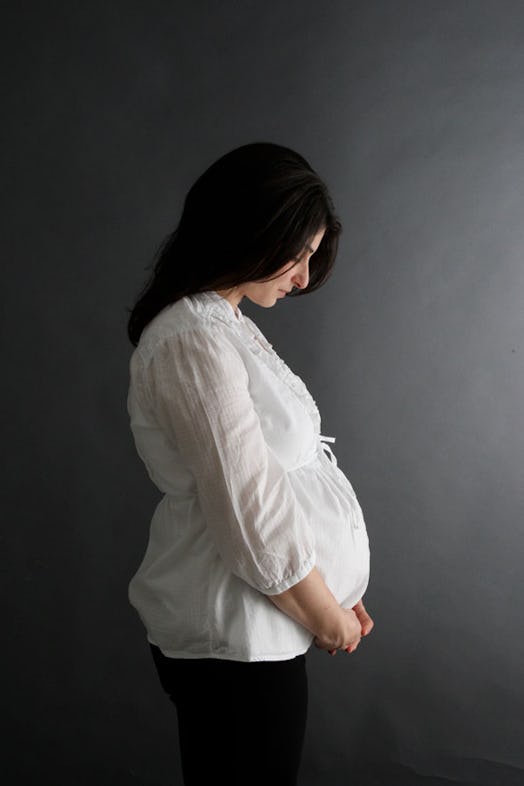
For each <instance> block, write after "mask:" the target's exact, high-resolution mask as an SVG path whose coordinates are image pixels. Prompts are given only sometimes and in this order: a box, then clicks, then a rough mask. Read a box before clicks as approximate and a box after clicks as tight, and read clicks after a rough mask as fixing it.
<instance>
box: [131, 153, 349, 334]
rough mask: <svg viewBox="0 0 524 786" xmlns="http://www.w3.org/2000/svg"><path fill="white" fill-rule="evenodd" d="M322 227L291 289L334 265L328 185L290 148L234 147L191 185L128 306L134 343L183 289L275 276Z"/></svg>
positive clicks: (311, 286) (315, 282) (337, 227)
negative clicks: (304, 271)
mask: <svg viewBox="0 0 524 786" xmlns="http://www.w3.org/2000/svg"><path fill="white" fill-rule="evenodd" d="M323 228H325V234H324V236H323V238H322V242H321V243H320V246H319V247H318V250H317V252H316V253H315V255H314V257H313V258H312V264H311V268H310V276H309V283H308V286H307V287H305V288H304V289H297V290H295V291H294V292H293V295H292V296H298V295H304V294H307V293H309V292H313V291H314V290H315V289H318V288H319V287H320V286H322V284H324V283H325V281H326V280H327V278H328V277H329V275H330V273H331V270H332V268H333V265H334V262H335V257H336V254H337V248H338V236H339V234H340V232H341V224H340V221H339V220H338V218H337V216H336V215H335V212H334V208H333V203H332V201H331V197H330V195H329V192H328V190H327V188H326V185H325V184H324V183H323V182H322V180H321V179H320V178H319V176H318V175H317V174H316V172H315V171H314V170H313V169H312V168H311V166H310V165H309V164H308V162H307V161H306V160H305V159H304V158H303V157H302V156H301V155H299V154H298V153H295V152H294V151H293V150H290V149H289V148H287V147H281V146H280V145H275V144H271V143H268V142H255V143H253V144H249V145H243V146H242V147H238V148H236V149H235V150H232V151H231V152H229V153H227V154H226V155H224V156H222V158H219V159H218V161H215V163H214V164H212V165H211V166H210V167H209V169H207V170H206V171H205V172H204V173H203V174H202V175H201V176H200V177H199V178H198V180H197V181H196V183H195V184H194V185H193V186H192V187H191V189H190V190H189V192H188V194H187V196H186V199H185V202H184V207H183V211H182V216H181V218H180V221H179V224H178V226H177V227H176V229H175V231H174V232H173V233H172V234H171V235H170V236H169V237H168V238H167V239H166V241H165V242H164V243H163V245H162V246H161V248H160V250H159V252H158V254H157V257H156V262H154V263H153V264H154V269H153V273H152V275H151V277H150V279H149V281H148V283H147V284H146V286H145V287H144V289H143V290H142V291H141V292H140V294H139V296H138V298H137V300H136V303H135V305H134V307H133V308H132V309H129V311H130V312H131V314H130V317H129V322H128V335H129V338H130V340H131V343H132V344H133V345H135V346H136V345H137V344H138V341H139V339H140V335H141V333H142V331H143V329H144V328H145V326H146V325H147V324H148V323H149V322H150V321H151V320H152V319H153V317H155V316H156V315H157V314H158V313H159V312H160V311H161V310H162V309H163V308H165V306H167V305H169V304H171V303H174V302H176V301H177V300H179V299H180V298H182V297H184V296H186V295H191V294H194V293H196V292H203V291H206V290H209V289H221V288H226V287H228V286H236V285H238V284H241V283H246V282H248V281H259V280H261V279H267V278H269V277H271V276H272V275H273V274H274V273H276V272H277V271H278V270H279V269H280V268H282V266H283V265H285V264H286V263H287V262H293V261H294V260H296V259H297V257H298V256H299V255H300V254H301V252H302V251H303V250H304V247H305V245H306V243H307V242H308V241H309V240H310V238H311V237H313V236H314V235H315V234H317V232H319V231H320V230H321V229H323Z"/></svg>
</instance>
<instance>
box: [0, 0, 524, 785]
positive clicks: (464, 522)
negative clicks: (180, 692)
mask: <svg viewBox="0 0 524 786" xmlns="http://www.w3.org/2000/svg"><path fill="white" fill-rule="evenodd" d="M3 8H4V12H3V28H4V35H5V37H6V40H5V42H4V44H3V47H2V52H3V57H4V58H5V63H4V65H3V68H2V81H3V87H4V90H3V93H4V97H3V104H4V106H3V108H4V113H5V119H4V121H3V128H2V133H3V136H4V141H3V150H4V153H5V154H6V159H7V168H6V174H5V176H4V188H3V191H4V210H3V216H4V218H5V219H6V226H5V228H4V230H3V233H2V236H3V244H4V248H3V257H4V265H5V267H6V268H7V273H8V276H7V277H4V290H3V295H4V304H3V308H2V315H1V317H2V334H3V349H2V356H3V361H4V363H3V366H4V371H5V373H4V375H3V383H2V392H3V395H4V403H3V407H2V415H3V420H4V434H5V436H4V442H3V444H4V446H5V449H4V478H5V488H6V494H5V495H4V496H5V500H6V503H7V504H6V512H5V513H4V515H3V523H4V526H5V536H4V546H5V551H4V553H5V557H4V571H3V577H4V580H5V591H4V598H6V599H7V603H6V609H5V611H4V626H3V627H4V634H5V638H6V643H5V645H4V659H5V665H4V668H3V673H4V676H5V677H7V680H6V683H7V684H6V686H5V688H4V690H3V693H2V697H3V702H4V704H5V706H7V707H8V723H9V737H7V738H6V737H4V741H5V740H6V739H7V740H8V749H9V753H10V754H11V756H10V759H9V761H10V763H9V765H8V772H9V777H10V783H16V784H20V783H28V784H32V783H38V784H41V785H42V784H53V786H61V785H62V784H64V786H65V784H67V786H71V785H72V784H82V785H83V784H93V783H97V784H119V785H120V784H122V785H123V784H131V783H138V784H151V785H152V784H155V786H159V785H160V784H168V783H173V784H175V783H180V782H181V781H180V771H179V769H178V764H177V759H176V756H177V753H176V751H177V746H176V737H175V734H176V722H175V718H174V712H173V711H172V710H171V707H170V706H169V704H168V702H167V700H166V699H165V698H164V696H163V695H162V693H161V690H160V688H159V686H158V684H157V681H156V676H155V674H154V673H153V670H152V665H151V663H150V662H149V655H148V652H147V650H146V646H145V639H144V635H143V631H142V628H141V625H140V623H139V622H138V620H137V619H136V617H135V615H134V612H133V611H132V609H130V608H129V607H128V605H127V597H126V592H127V583H128V581H129V578H130V576H131V575H132V573H133V572H134V570H135V569H136V567H137V565H138V562H139V560H140V559H141V556H142V552H143V549H144V547H145V543H146V538H147V530H148V523H149V519H150V516H151V513H152V509H153V505H154V504H155V502H156V500H157V494H156V492H155V490H154V489H153V487H152V486H151V485H150V483H149V481H148V479H147V478H146V475H145V472H144V470H143V468H142V466H141V464H140V462H139V460H138V458H137V457H136V455H135V452H134V447H133V445H132V441H131V436H130V432H129V429H128V422H127V413H126V410H125V397H126V393H127V362H128V358H129V355H130V345H129V344H128V343H126V336H125V320H126V311H125V309H126V307H127V306H129V305H131V302H132V299H133V297H134V295H135V294H136V292H137V290H138V288H139V287H140V286H141V284H142V282H143V279H144V275H145V270H144V269H145V266H146V265H147V264H148V263H149V261H150V259H151V257H152V255H153V253H154V251H155V249H156V247H157V245H158V243H159V242H160V240H161V239H162V237H163V236H164V235H165V234H166V233H167V232H168V231H169V230H170V228H171V227H172V226H173V225H174V223H175V222H176V220H177V217H178V214H179V210H180V207H181V201H182V199H183V196H184V194H185V192H186V190H187V189H188V187H189V186H190V185H191V183H192V182H193V180H194V179H195V178H196V176H197V175H198V174H199V173H200V172H201V171H202V169H203V168H204V167H205V166H207V164H209V163H210V162H211V161H212V160H214V159H215V158H216V157H217V156H219V155H221V154H222V153H224V152H226V151H227V150H229V149H231V148H232V147H235V146H236V145H238V144H242V143H244V142H247V141H253V140H259V139H265V140H273V141H276V142H280V143H282V144H288V145H290V146H291V147H295V148H296V149H298V150H300V151H301V152H303V154H304V155H306V156H307V157H308V158H309V159H310V160H311V162H312V163H313V165H314V166H315V167H316V168H317V169H318V170H319V172H320V173H321V174H322V175H323V176H324V177H325V178H326V180H327V181H328V183H329V184H330V186H331V189H332V192H333V195H334V198H335V201H336V204H337V207H338V210H339V213H340V215H341V218H342V221H343V224H344V230H345V231H344V236H343V240H342V243H341V248H340V254H339V260H338V264H337V269H336V272H335V275H334V277H333V278H332V279H331V281H330V282H329V283H328V284H327V285H326V286H325V287H324V288H323V289H322V290H321V291H319V292H318V293H315V294H314V295H312V296H311V297H310V298H304V299H303V300H298V301H295V302H291V301H289V302H286V303H282V302H281V303H279V305H277V306H276V307H275V308H274V309H271V310H267V311H264V310H262V309H256V308H255V307H252V306H251V305H249V304H247V305H246V306H245V309H244V310H245V312H246V313H248V314H249V315H250V316H252V317H253V318H254V319H255V320H256V321H257V322H258V324H259V325H260V326H261V328H262V329H263V330H264V331H265V332H266V334H267V336H268V338H269V339H270V340H271V341H272V342H273V344H274V345H275V348H276V349H277V351H278V352H279V353H280V354H281V355H282V356H283V357H284V358H285V359H286V360H287V361H288V362H289V364H290V365H291V366H292V367H293V368H294V370H295V371H297V373H299V374H301V376H303V378H304V379H305V380H306V382H307V383H308V385H309V387H310V390H311V392H312V393H313V395H314V397H315V398H316V400H317V403H318V404H319V407H320V410H321V413H322V414H323V433H325V434H331V435H335V436H336V438H337V443H336V446H335V447H336V452H337V456H338V459H339V463H340V465H341V466H342V468H343V469H344V470H345V471H346V473H347V474H348V476H349V477H350V478H351V480H352V482H353V484H354V486H355V488H356V490H357V493H358V496H359V498H360V501H361V504H362V507H363V509H364V513H365V516H366V520H367V524H368V529H369V534H370V540H371V545H372V578H371V584H370V588H369V592H368V594H367V600H368V607H369V609H370V611H371V612H372V614H373V615H374V617H375V621H376V629H375V631H374V632H373V635H372V636H371V637H370V638H369V640H367V641H364V642H363V643H362V645H361V647H360V648H359V650H358V652H357V653H355V655H353V656H347V657H346V656H345V655H343V654H340V653H339V655H338V657H336V658H329V657H328V656H326V654H325V653H320V652H318V651H316V650H314V649H313V650H312V651H311V652H310V654H309V656H308V659H309V671H310V682H311V705H310V722H309V730H308V737H307V749H306V752H305V758H304V766H303V776H304V777H303V783H304V784H305V786H313V784H319V783H331V784H333V786H335V785H336V784H346V783H348V782H350V780H351V782H352V783H356V784H357V785H358V784H360V783H367V782H368V780H367V779H366V777H365V776H364V775H362V774H361V775H360V776H358V775H357V776H352V777H350V776H351V774H352V773H354V771H355V770H356V771H358V770H364V771H366V770H367V772H368V773H369V772H375V771H379V770H384V771H385V772H388V773H389V774H388V775H385V776H384V778H383V779H381V778H379V777H378V775H377V776H376V779H375V780H373V783H385V784H388V786H391V784H392V783H393V782H395V783H396V782H397V781H396V780H394V778H395V777H397V776H398V777H399V778H400V780H399V781H398V782H399V783H400V782H402V783H408V782H409V783H412V782H413V783H414V782H416V778H415V776H413V778H414V779H413V780H412V779H410V776H409V773H413V772H417V771H418V772H420V773H422V774H426V775H433V776H442V777H444V776H446V777H449V778H450V779H455V780H457V781H459V782H461V783H466V782H467V783H474V784H486V786H493V784H495V783H497V784H504V785H507V784H517V783H518V784H522V783H524V773H523V772H522V770H523V769H524V753H523V746H522V740H523V713H522V699H523V688H524V685H523V677H522V663H523V657H524V635H523V630H522V579H521V563H522V553H523V545H524V543H523V526H522V525H523V520H524V516H523V513H524V503H523V501H524V496H523V434H524V429H523V425H524V417H523V415H524V412H523V400H524V396H523V392H524V372H523V352H524V346H523V341H522V337H523V329H524V309H523V307H522V300H523V295H524V265H523V261H522V248H523V245H524V222H523V221H522V214H523V190H524V188H523V185H522V184H523V182H524V3H523V2H508V1H507V0H504V1H502V2H501V0H494V1H493V2H483V1H480V0H478V1H477V2H473V1H471V2H469V1H468V0H456V1H455V2H451V0H442V1H441V2H429V1H428V0H395V1H393V0H391V2H377V1H376V0H375V1H373V0H370V1H368V2H347V0H346V1H343V0H334V1H332V2H324V3H313V2H310V3H305V2H304V0H301V2H298V0H296V2H295V1H293V2H279V3H276V2H275V3H263V2H261V0H247V1H244V2H241V3H239V2H230V3H228V2H224V3H218V2H215V3H213V2H192V3H184V4H182V3H178V2H158V1H157V2H147V3H146V2H142V3H141V2H131V1H129V2H125V1H124V0H122V1H120V2H107V3H106V2H104V3H102V2H91V1H90V2H83V3H82V2H73V1H72V0H68V2H46V3H16V2H11V3H8V4H4V6H3ZM217 715H218V717H217V722H219V713H217ZM246 722H248V719H246ZM402 772H405V773H406V774H405V777H404V779H402V777H401V775H399V773H402ZM424 783H426V781H424Z"/></svg>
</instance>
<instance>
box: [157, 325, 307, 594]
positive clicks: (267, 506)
mask: <svg viewBox="0 0 524 786" xmlns="http://www.w3.org/2000/svg"><path fill="white" fill-rule="evenodd" d="M144 376H145V381H146V388H147V391H148V398H149V405H150V407H151V410H152V412H153V413H154V417H155V419H156V421H157V423H158V425H159V427H160V428H161V429H162V430H163V431H164V432H165V434H166V436H167V438H168V439H169V440H170V441H172V443H173V445H174V447H175V448H176V449H177V451H178V452H179V454H180V456H181V458H182V460H183V462H184V463H185V465H186V466H187V468H188V469H189V470H190V472H191V473H192V474H193V476H194V478H195V483H196V489H197V494H198V499H199V503H200V506H201V509H202V513H203V516H204V519H205V521H206V525H207V526H208V528H209V531H210V533H211V536H212V538H213V540H214V542H215V544H216V547H217V549H218V551H219V553H220V555H221V557H222V559H223V560H224V562H225V564H226V565H227V566H228V568H229V570H231V571H232V572H233V573H234V574H236V575H237V576H239V577H240V578H242V579H243V580H244V581H246V582H247V583H248V584H250V585H251V586H252V587H254V588H255V589H257V590H259V591H260V592H263V593H264V594H267V595H272V594H276V593H279V592H283V591H284V590H286V589H288V588H289V587H291V586H293V585H294V584H296V583H297V582H298V581H300V580H301V579H302V578H304V577H305V576H306V575H307V574H308V573H309V572H310V570H311V569H312V568H313V566H314V564H315V547H314V536H313V532H312V530H311V528H310V526H309V524H308V522H307V520H306V516H305V514H304V512H303V511H302V510H301V508H300V505H299V503H298V501H297V498H296V496H295V493H294V491H293V488H292V486H291V484H290V482H289V478H288V476H287V473H286V471H285V469H284V468H283V467H282V465H281V464H280V462H279V461H278V459H277V458H276V456H275V455H274V453H273V452H272V451H271V449H270V447H269V446H268V444H267V443H266V441H265V439H264V434H263V431H262V428H261V424H260V420H259V417H258V414H257V411H256V409H255V406H254V403H253V400H252V398H251V396H250V394H249V378H248V373H247V371H246V367H245V365H244V362H243V360H242V357H241V355H240V353H239V352H238V350H237V349H236V348H235V347H234V346H233V345H232V344H231V342H230V341H229V340H228V339H227V337H226V336H225V335H223V334H221V332H220V329H219V328H217V329H215V328H213V331H212V330H211V328H207V329H196V328H195V329H188V330H185V331H183V332H181V333H180V334H177V335H174V336H170V337H169V338H165V339H162V340H161V341H159V343H158V344H157V345H156V347H155V348H154V351H153V353H152V355H151V357H150V359H149V361H148V363H147V365H146V366H145V367H144Z"/></svg>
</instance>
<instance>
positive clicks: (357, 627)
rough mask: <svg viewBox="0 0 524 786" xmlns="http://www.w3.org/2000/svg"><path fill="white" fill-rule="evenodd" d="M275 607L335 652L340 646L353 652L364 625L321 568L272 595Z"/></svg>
mask: <svg viewBox="0 0 524 786" xmlns="http://www.w3.org/2000/svg"><path fill="white" fill-rule="evenodd" d="M267 597H268V598H269V600H271V601H272V602H273V603H274V604H275V606H277V607H278V608H279V609H280V610H281V611H283V612H284V613H285V614H287V615H288V616H289V617H292V618H293V619H294V620H296V622H299V623H300V624H301V625H303V626H304V627H305V628H307V630H309V631H310V632H311V633H313V634H314V636H315V644H316V646H317V647H320V648H321V649H325V650H328V651H330V652H331V653H332V654H334V652H336V650H337V649H343V650H347V651H348V652H353V651H354V650H355V649H356V648H357V647H358V644H359V642H360V637H361V635H362V628H361V624H360V621H359V618H358V617H357V615H356V614H355V612H354V611H353V609H343V608H342V607H341V606H340V605H339V604H338V603H337V600H336V598H335V596H334V595H333V594H332V592H331V591H330V589H329V588H328V587H327V585H326V583H325V582H324V579H323V578H322V576H321V575H320V573H319V572H318V570H317V568H313V570H312V571H311V572H310V573H308V575H307V576H306V577H305V578H303V579H302V580H301V581H299V582H298V583H297V584H295V585H293V586H292V587H290V588H289V589H287V590H285V591H284V592H281V593H279V594H276V595H268V596H267Z"/></svg>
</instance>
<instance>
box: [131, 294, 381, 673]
mask: <svg viewBox="0 0 524 786" xmlns="http://www.w3.org/2000/svg"><path fill="white" fill-rule="evenodd" d="M127 404H128V412H129V416H130V425H131V430H132V432H133V436H134V440H135V445H136V448H137V451H138V453H139V455H140V457H141V458H142V460H143V461H144V463H145V465H146V468H147V470H148V473H149V475H150V477H151V479H152V481H153V482H154V483H155V485H156V486H157V487H158V488H159V489H160V491H161V492H163V497H162V499H161V501H160V503H159V504H158V506H157V508H156V510H155V512H154V515H153V518H152V521H151V527H150V538H149V544H148V547H147V550H146V553H145V556H144V559H143V561H142V564H141V565H140V567H139V569H138V571H137V573H136V574H135V576H134V577H133V579H132V580H131V583H130V586H129V598H130V602H131V603H132V605H133V606H134V607H135V608H136V610H137V611H138V613H139V615H140V617H141V619H142V621H143V623H144V625H145V627H146V630H147V634H148V639H149V641H150V642H151V643H153V644H155V645H157V646H158V647H159V648H160V649H161V650H162V652H163V653H164V654H165V655H167V656H171V657H185V658H196V657H214V658H226V659H231V660H242V661H252V660H283V659H287V658H293V657H295V656H296V655H299V654H302V653H304V652H305V651H306V650H307V649H308V648H309V646H310V645H311V642H312V639H313V636H312V635H311V633H310V632H309V631H307V630H306V629H305V628H304V627H302V626H301V625H299V624H298V623H297V622H295V621H294V620H292V619H291V618H290V617H288V616H287V615H286V614H284V613H283V612H282V611H280V610H279V609H278V608H277V607H276V606H275V605H274V604H273V603H272V602H271V601H270V600H269V598H268V597H266V596H267V595H271V594H276V593H280V592H283V591H284V590H286V589H288V588H289V587H291V586H293V585H294V584H296V583H297V582H299V581H300V580H301V579H303V578H304V577H305V576H306V575H307V574H308V573H309V572H310V571H311V570H312V568H313V567H314V566H316V567H317V568H318V570H319V572H320V573H321V575H322V576H323V578H324V580H325V582H326V584H327V585H328V587H329V588H330V590H331V591H332V593H333V594H334V596H335V597H336V599H337V601H338V602H339V603H340V604H341V605H342V606H345V607H351V606H353V605H354V604H355V603H356V602H357V601H358V600H360V598H361V597H362V595H363V594H364V592H365V589H366V587H367V582H368V576H369V547H368V538H367V533H366V528H365V524H364V519H363V515H362V510H361V508H360V505H359V503H358V501H357V499H356V496H355V493H354V491H353V488H352V486H351V483H350V482H349V480H348V479H347V478H346V476H345V475H344V474H343V472H342V471H341V470H340V469H339V468H338V467H337V465H336V459H335V456H334V453H333V452H332V450H331V448H329V446H328V445H327V444H326V441H325V440H326V439H329V438H324V437H322V436H321V434H320V415H319V412H318V409H317V406H316V404H315V402H314V400H313V398H312V397H311V395H310V394H309V392H308V391H307V389H306V387H305V385H304V383H303V382H302V380H301V379H300V378H299V377H298V376H296V375H295V374H293V373H292V371H291V370H290V369H289V368H288V366H287V365H286V364H285V363H284V362H283V361H282V360H281V358H280V357H279V356H278V355H277V354H276V352H275V351H274V350H273V347H272V346H271V344H269V342H268V341H267V340H266V339H265V337H264V336H263V334H262V333H261V331H260V330H259V329H258V328H257V327H256V325H255V324H254V322H253V321H252V320H251V319H249V318H248V317H247V316H245V315H244V314H242V312H241V311H240V309H239V308H238V307H237V308H236V309H234V308H233V306H232V305H231V304H230V303H229V301H227V300H226V299H224V298H222V297H221V296H220V295H218V293H216V292H214V291H208V292H203V293H199V294H197V295H191V296H189V297H185V298H183V299H181V300H179V301H177V302H176V303H174V304H173V305H170V306H168V307H166V308H165V309H164V310H163V311H161V312H160V313H159V314H158V315H157V316H156V317H155V318H154V319H153V320H152V322H150V323H149V325H148V326H147V327H146V328H145V330H144V331H143V333H142V336H141V338H140V342H139V344H138V347H137V348H136V349H135V351H134V352H133V354H132V357H131V360H130V386H129V394H128V402H127Z"/></svg>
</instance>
